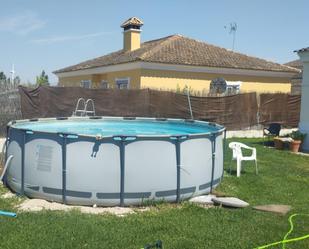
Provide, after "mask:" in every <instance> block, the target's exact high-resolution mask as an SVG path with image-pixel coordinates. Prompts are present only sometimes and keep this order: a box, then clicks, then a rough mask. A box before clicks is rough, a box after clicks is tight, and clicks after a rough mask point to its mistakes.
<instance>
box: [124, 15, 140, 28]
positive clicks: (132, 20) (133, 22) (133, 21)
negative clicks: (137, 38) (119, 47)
mask: <svg viewBox="0 0 309 249" xmlns="http://www.w3.org/2000/svg"><path fill="white" fill-rule="evenodd" d="M143 24H144V23H143V22H142V21H141V20H140V19H139V18H137V17H131V18H129V19H128V20H126V21H125V22H124V23H123V24H121V26H120V27H121V28H124V27H126V26H129V25H137V26H143Z"/></svg>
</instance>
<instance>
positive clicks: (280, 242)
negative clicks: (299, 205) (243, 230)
mask: <svg viewBox="0 0 309 249" xmlns="http://www.w3.org/2000/svg"><path fill="white" fill-rule="evenodd" d="M296 216H309V214H292V215H291V216H290V217H289V223H290V230H289V231H288V232H287V233H286V234H285V235H284V237H283V240H281V241H276V242H273V243H270V244H267V245H263V246H259V247H256V248H254V249H264V248H268V247H271V246H275V245H279V244H282V249H286V247H285V245H286V244H287V243H291V242H296V241H300V240H304V239H308V238H309V234H306V235H304V236H300V237H296V238H292V239H287V237H288V236H289V235H290V234H291V233H292V232H293V229H294V224H293V218H294V217H296Z"/></svg>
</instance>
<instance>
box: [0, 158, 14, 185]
mask: <svg viewBox="0 0 309 249" xmlns="http://www.w3.org/2000/svg"><path fill="white" fill-rule="evenodd" d="M13 157H14V156H13V155H10V156H9V157H8V159H7V160H6V163H5V165H4V169H3V171H2V174H1V176H0V181H2V179H3V177H4V175H5V172H6V170H7V168H8V167H9V165H10V162H11V161H12V159H13Z"/></svg>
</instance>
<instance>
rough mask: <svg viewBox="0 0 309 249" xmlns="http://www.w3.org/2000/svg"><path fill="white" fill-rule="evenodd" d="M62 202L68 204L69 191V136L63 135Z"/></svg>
mask: <svg viewBox="0 0 309 249" xmlns="http://www.w3.org/2000/svg"><path fill="white" fill-rule="evenodd" d="M62 136H63V139H62V145H61V147H62V202H63V204H66V202H67V201H66V190H67V181H66V180H67V136H68V135H66V134H62Z"/></svg>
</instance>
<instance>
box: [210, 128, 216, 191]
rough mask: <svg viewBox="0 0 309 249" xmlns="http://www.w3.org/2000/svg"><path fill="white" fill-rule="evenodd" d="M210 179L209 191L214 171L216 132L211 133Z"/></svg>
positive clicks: (211, 186)
mask: <svg viewBox="0 0 309 249" xmlns="http://www.w3.org/2000/svg"><path fill="white" fill-rule="evenodd" d="M211 156H212V157H211V158H212V159H211V162H212V167H211V181H210V193H211V192H212V188H213V181H214V173H215V172H214V171H215V161H216V134H212V135H211Z"/></svg>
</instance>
